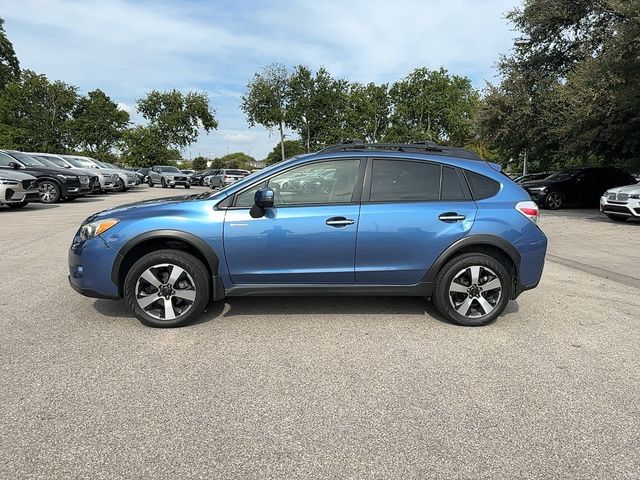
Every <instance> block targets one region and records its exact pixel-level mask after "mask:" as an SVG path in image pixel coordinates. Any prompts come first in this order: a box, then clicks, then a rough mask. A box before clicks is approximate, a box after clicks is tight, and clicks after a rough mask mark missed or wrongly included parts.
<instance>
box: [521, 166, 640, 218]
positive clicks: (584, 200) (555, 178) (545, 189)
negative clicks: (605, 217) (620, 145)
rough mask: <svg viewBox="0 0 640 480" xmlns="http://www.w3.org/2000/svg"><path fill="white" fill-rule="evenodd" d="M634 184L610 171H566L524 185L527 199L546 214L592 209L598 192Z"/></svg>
mask: <svg viewBox="0 0 640 480" xmlns="http://www.w3.org/2000/svg"><path fill="white" fill-rule="evenodd" d="M634 183H636V180H635V179H634V178H633V177H632V176H631V175H629V174H628V173H626V172H624V171H623V170H620V169H619V168H614V167H583V168H568V169H566V170H562V171H560V172H556V173H554V174H552V175H550V176H548V177H547V178H545V179H543V180H532V181H529V182H524V183H523V184H522V187H523V188H524V189H525V190H526V191H527V192H528V193H529V195H531V199H532V200H534V201H535V202H536V203H538V204H539V205H542V206H543V207H545V208H548V209H550V210H557V209H559V208H562V207H564V206H566V205H569V204H571V205H576V206H585V207H596V206H597V205H598V201H599V199H600V196H601V195H602V192H604V191H605V190H608V189H610V188H613V187H620V186H624V185H632V184H634Z"/></svg>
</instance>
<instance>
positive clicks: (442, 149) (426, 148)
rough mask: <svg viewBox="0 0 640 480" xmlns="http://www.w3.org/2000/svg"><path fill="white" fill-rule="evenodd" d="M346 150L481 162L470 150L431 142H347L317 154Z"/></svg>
mask: <svg viewBox="0 0 640 480" xmlns="http://www.w3.org/2000/svg"><path fill="white" fill-rule="evenodd" d="M348 150H391V151H399V152H412V151H413V152H416V151H423V152H433V153H435V154H440V155H451V156H456V157H460V158H466V159H469V160H482V159H481V158H480V157H479V156H478V155H477V154H476V153H474V152H472V151H471V150H467V149H465V148H460V147H447V146H443V145H438V144H437V143H435V142H432V141H425V142H414V143H365V142H362V141H361V140H347V141H345V142H344V143H340V144H338V145H331V146H329V147H326V148H324V149H323V150H320V152H319V153H329V152H344V151H348Z"/></svg>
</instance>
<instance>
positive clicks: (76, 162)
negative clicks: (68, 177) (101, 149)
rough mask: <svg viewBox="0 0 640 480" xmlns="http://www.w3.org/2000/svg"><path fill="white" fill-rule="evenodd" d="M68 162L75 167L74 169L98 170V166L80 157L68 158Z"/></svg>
mask: <svg viewBox="0 0 640 480" xmlns="http://www.w3.org/2000/svg"><path fill="white" fill-rule="evenodd" d="M66 158H67V161H68V162H69V163H70V164H71V165H73V166H74V167H80V168H96V166H95V165H94V164H93V163H91V162H90V161H89V160H86V159H84V158H79V157H66Z"/></svg>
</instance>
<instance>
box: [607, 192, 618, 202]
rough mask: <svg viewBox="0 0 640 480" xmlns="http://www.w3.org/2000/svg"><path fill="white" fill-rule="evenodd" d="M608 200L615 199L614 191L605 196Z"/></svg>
mask: <svg viewBox="0 0 640 480" xmlns="http://www.w3.org/2000/svg"><path fill="white" fill-rule="evenodd" d="M607 198H608V199H609V200H615V199H616V194H615V193H610V194H609V196H608V197H607Z"/></svg>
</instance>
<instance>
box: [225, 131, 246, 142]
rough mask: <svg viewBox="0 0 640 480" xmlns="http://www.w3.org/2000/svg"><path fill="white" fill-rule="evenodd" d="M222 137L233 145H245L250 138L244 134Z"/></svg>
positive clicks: (228, 134) (229, 134)
mask: <svg viewBox="0 0 640 480" xmlns="http://www.w3.org/2000/svg"><path fill="white" fill-rule="evenodd" d="M222 137H223V138H224V139H225V140H228V141H230V142H233V143H247V142H249V141H250V140H251V136H250V135H247V134H246V133H227V134H225V135H223V136H222Z"/></svg>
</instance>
